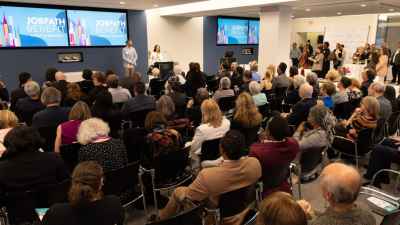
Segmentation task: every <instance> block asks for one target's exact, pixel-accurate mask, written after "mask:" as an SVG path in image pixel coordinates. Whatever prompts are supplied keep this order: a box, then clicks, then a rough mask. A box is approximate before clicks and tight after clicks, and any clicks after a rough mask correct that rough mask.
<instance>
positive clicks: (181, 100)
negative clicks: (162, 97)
mask: <svg viewBox="0 0 400 225" xmlns="http://www.w3.org/2000/svg"><path fill="white" fill-rule="evenodd" d="M166 96H169V97H171V98H172V101H173V102H174V104H175V105H182V104H186V103H187V97H186V95H185V94H183V93H179V92H175V91H174V92H170V93H168V94H166Z"/></svg>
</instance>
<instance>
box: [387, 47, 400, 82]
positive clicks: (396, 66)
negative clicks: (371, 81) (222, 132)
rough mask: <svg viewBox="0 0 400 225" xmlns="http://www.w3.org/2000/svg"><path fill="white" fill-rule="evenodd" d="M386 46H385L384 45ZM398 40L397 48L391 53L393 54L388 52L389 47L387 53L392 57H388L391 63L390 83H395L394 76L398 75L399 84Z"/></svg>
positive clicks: (399, 51)
mask: <svg viewBox="0 0 400 225" xmlns="http://www.w3.org/2000/svg"><path fill="white" fill-rule="evenodd" d="M385 47H386V46H385ZM399 53H400V42H399V43H398V44H397V50H396V51H395V52H394V53H393V55H392V54H391V53H390V49H389V55H391V56H392V57H391V58H390V65H392V77H393V78H392V81H390V83H396V78H397V77H399V79H398V83H397V84H400V54H399Z"/></svg>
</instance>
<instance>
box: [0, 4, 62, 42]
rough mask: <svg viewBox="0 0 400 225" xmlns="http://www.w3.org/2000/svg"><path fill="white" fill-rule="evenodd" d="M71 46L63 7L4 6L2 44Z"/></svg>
mask: <svg viewBox="0 0 400 225" xmlns="http://www.w3.org/2000/svg"><path fill="white" fill-rule="evenodd" d="M47 46H68V34H67V20H66V16H65V10H63V9H42V8H30V7H29V8H28V7H11V6H0V47H47Z"/></svg>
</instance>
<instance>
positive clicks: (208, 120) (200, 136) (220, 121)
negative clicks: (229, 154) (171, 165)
mask: <svg viewBox="0 0 400 225" xmlns="http://www.w3.org/2000/svg"><path fill="white" fill-rule="evenodd" d="M201 112H202V114H203V116H202V119H201V125H200V126H198V127H197V128H196V132H195V134H194V137H193V141H192V142H188V143H186V146H189V145H191V147H190V153H189V154H190V155H191V156H192V159H191V163H192V170H193V171H195V172H198V171H199V169H200V158H199V157H198V156H195V155H194V154H195V153H201V145H202V144H203V142H204V141H208V140H213V139H217V138H220V137H222V136H223V135H224V134H225V133H226V132H227V131H228V130H229V127H230V125H231V123H230V122H229V120H227V119H226V118H223V117H222V113H221V110H220V109H219V107H218V105H217V103H215V102H214V101H213V100H211V99H207V100H204V101H203V103H202V104H201ZM205 162H206V161H205ZM219 162H221V161H220V160H218V162H214V161H213V162H209V163H208V164H209V165H208V166H205V164H204V162H203V164H202V165H203V168H205V167H209V166H216V165H218V163H219ZM206 163H207V162H206Z"/></svg>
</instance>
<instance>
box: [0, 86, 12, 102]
mask: <svg viewBox="0 0 400 225" xmlns="http://www.w3.org/2000/svg"><path fill="white" fill-rule="evenodd" d="M0 98H1V100H2V101H5V102H9V101H10V95H8V90H7V88H2V87H0Z"/></svg>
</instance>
